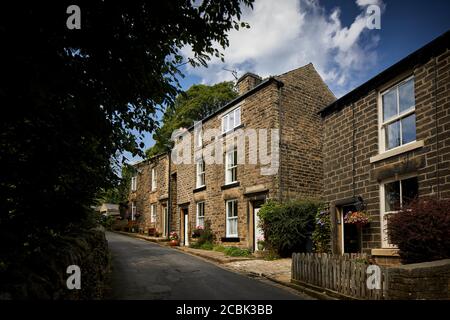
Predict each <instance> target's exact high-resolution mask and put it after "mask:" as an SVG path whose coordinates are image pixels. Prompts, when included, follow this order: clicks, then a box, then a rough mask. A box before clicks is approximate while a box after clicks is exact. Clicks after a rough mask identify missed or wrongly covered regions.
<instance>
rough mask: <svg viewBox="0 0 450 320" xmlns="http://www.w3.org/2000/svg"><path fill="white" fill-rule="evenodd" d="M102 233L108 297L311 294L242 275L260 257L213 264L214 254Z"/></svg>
mask: <svg viewBox="0 0 450 320" xmlns="http://www.w3.org/2000/svg"><path fill="white" fill-rule="evenodd" d="M106 237H107V240H108V243H109V248H110V251H111V255H112V270H113V272H112V276H111V293H110V297H109V298H110V299H177V300H181V299H182V300H249V299H255V300H310V299H312V298H311V297H310V296H308V295H306V294H303V293H300V292H298V291H297V290H294V289H291V288H288V287H286V286H282V285H279V284H277V283H274V282H273V281H270V280H267V279H265V278H264V277H259V278H252V277H249V276H246V274H245V272H242V270H244V269H245V268H250V261H258V260H250V259H247V260H240V261H230V262H227V263H223V264H222V263H217V262H215V263H211V262H210V261H213V260H212V259H210V261H206V258H204V257H197V256H194V255H192V252H189V253H191V254H186V253H185V252H184V251H181V250H174V249H173V248H170V247H167V246H163V245H160V244H156V243H152V242H148V241H144V239H139V238H136V237H129V236H128V235H122V234H118V233H112V232H107V233H106ZM145 240H146V239H145ZM194 250H195V249H194ZM202 251H206V250H202ZM211 253H213V252H211ZM259 261H261V260H259ZM268 262H271V261H268ZM259 263H261V262H259ZM279 265H280V266H282V265H284V266H286V265H287V261H285V262H281V261H279ZM261 268H264V267H261ZM261 270H262V269H261ZM280 270H281V269H280ZM235 271H240V272H239V273H238V272H235ZM283 272H284V271H283Z"/></svg>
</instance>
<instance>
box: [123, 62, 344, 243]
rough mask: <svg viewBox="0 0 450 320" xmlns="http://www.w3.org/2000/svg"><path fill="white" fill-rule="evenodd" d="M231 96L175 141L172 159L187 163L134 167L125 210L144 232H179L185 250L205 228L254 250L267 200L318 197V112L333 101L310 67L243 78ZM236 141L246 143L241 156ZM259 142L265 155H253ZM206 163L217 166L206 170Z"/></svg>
mask: <svg viewBox="0 0 450 320" xmlns="http://www.w3.org/2000/svg"><path fill="white" fill-rule="evenodd" d="M237 88H238V92H239V96H238V97H237V98H236V99H234V100H233V101H230V102H229V103H228V104H227V105H225V106H224V107H222V108H221V109H220V110H217V111H216V112H214V113H213V114H211V115H209V116H208V117H206V118H205V119H201V122H199V123H197V124H196V125H193V126H192V127H191V128H189V129H187V130H186V131H185V133H184V135H183V136H182V137H181V136H180V139H177V142H176V144H175V146H176V147H175V148H174V150H173V151H172V156H173V155H174V153H179V156H180V157H181V156H186V157H187V158H189V159H190V161H189V162H187V163H186V162H183V163H178V162H177V161H169V159H170V157H171V154H165V155H159V156H157V157H154V158H152V159H149V160H146V161H144V162H140V163H138V164H136V165H135V168H136V169H137V175H136V176H135V177H134V178H133V182H132V186H133V188H132V189H133V190H132V192H131V194H130V202H131V209H130V210H131V212H133V210H134V212H136V213H139V214H141V216H140V217H139V218H138V221H139V223H140V225H141V226H142V229H143V230H144V231H145V230H147V228H152V227H156V228H157V229H158V231H159V232H160V233H162V234H167V232H169V231H177V232H178V233H179V234H180V238H181V243H182V244H184V245H188V244H189V241H190V240H191V239H190V238H191V234H192V230H193V229H194V228H196V227H197V226H204V225H205V223H210V225H211V229H212V231H213V232H214V234H215V239H216V241H217V242H219V243H222V244H224V245H236V246H241V247H246V248H249V249H251V250H255V249H256V245H255V244H256V241H257V239H258V237H261V236H262V231H261V230H260V229H259V228H258V227H257V223H255V222H256V220H257V212H258V210H259V208H260V206H261V205H262V204H263V203H264V202H265V201H266V200H267V199H269V198H271V199H278V200H288V199H297V198H315V199H320V198H321V197H322V196H323V194H322V190H323V185H322V168H323V162H322V158H323V157H322V155H321V145H322V142H321V127H320V123H321V117H320V115H319V114H318V112H319V110H321V109H322V108H324V107H325V106H327V105H329V104H330V103H331V102H332V101H334V100H335V97H334V95H333V94H332V92H331V91H330V90H329V89H328V87H327V86H326V84H325V83H324V82H323V80H322V79H321V77H320V76H319V74H318V73H317V71H316V70H315V68H314V66H313V65H312V64H308V65H306V66H303V67H301V68H298V69H295V70H292V71H289V72H287V73H284V74H282V75H279V76H274V77H269V78H266V79H261V78H260V77H259V76H257V75H255V74H252V73H247V74H245V75H243V76H242V77H241V78H240V79H239V80H238V81H237ZM209 129H211V130H209ZM208 132H209V133H208ZM211 132H213V134H211ZM198 133H199V134H198ZM255 133H256V134H255ZM186 137H187V138H190V137H195V138H194V139H193V143H191V144H190V145H189V148H188V149H186V150H185V151H182V152H178V151H175V149H177V150H178V149H180V150H181V148H177V146H179V143H182V142H183V141H184V140H183V139H184V138H186ZM199 137H201V138H199ZM255 138H256V140H252V139H255ZM238 139H244V140H238ZM238 141H245V143H244V144H239V145H241V146H242V145H244V146H245V148H244V150H243V151H238V150H240V149H239V148H237V145H238ZM264 142H265V143H266V147H267V152H262V151H261V150H259V149H260V147H261V145H262V144H264ZM256 145H258V146H259V147H258V151H257V153H256V154H255V153H254V149H252V148H253V147H255V146H256ZM218 148H219V149H220V150H219V151H218ZM208 156H210V158H215V159H217V160H216V161H215V162H214V163H211V162H208V160H207V158H208ZM242 157H245V161H241V160H242V159H244V158H242ZM250 159H252V160H250ZM255 160H256V161H255ZM175 163H176V164H175ZM155 176H156V178H155ZM155 179H156V184H154V183H153V181H154V180H155ZM155 185H156V186H155ZM152 188H153V189H154V190H153V189H152ZM169 189H170V190H171V192H169ZM167 208H168V209H169V210H168V211H169V212H170V214H167V211H166V210H167ZM133 217H134V216H133ZM169 226H170V227H169Z"/></svg>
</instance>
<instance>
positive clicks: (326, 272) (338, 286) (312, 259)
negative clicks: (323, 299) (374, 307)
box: [292, 253, 385, 300]
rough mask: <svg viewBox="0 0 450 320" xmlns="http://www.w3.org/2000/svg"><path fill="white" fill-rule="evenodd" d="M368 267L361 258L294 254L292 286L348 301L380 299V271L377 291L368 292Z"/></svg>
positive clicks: (382, 276)
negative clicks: (310, 288) (297, 285)
mask: <svg viewBox="0 0 450 320" xmlns="http://www.w3.org/2000/svg"><path fill="white" fill-rule="evenodd" d="M368 266H369V264H368V262H367V256H366V255H365V254H345V255H331V254H326V253H322V254H321V253H294V254H293V255H292V282H293V283H299V284H303V285H305V284H306V285H309V286H311V287H313V288H314V289H321V290H322V291H328V293H331V294H333V293H334V294H337V295H338V296H343V297H348V298H355V299H370V300H380V299H383V288H384V287H385V283H384V274H385V272H384V269H383V268H382V267H380V270H381V289H369V288H368V287H367V283H366V282H367V277H369V276H370V274H367V273H366V270H367V267H368ZM324 289H325V290H324Z"/></svg>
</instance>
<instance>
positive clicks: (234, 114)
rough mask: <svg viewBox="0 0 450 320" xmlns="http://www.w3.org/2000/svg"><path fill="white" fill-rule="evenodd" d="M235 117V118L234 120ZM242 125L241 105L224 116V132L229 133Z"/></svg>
mask: <svg viewBox="0 0 450 320" xmlns="http://www.w3.org/2000/svg"><path fill="white" fill-rule="evenodd" d="M232 119H233V120H232ZM240 125H241V107H240V106H239V107H236V108H234V109H233V110H231V111H228V112H227V113H226V114H224V115H223V116H222V133H227V132H230V131H232V130H234V129H235V128H237V127H238V126H240Z"/></svg>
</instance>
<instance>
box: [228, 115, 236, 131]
mask: <svg viewBox="0 0 450 320" xmlns="http://www.w3.org/2000/svg"><path fill="white" fill-rule="evenodd" d="M228 117H229V119H230V120H229V121H230V125H229V126H228V128H229V129H233V128H234V127H235V126H234V112H230V115H229V116H228Z"/></svg>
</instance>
